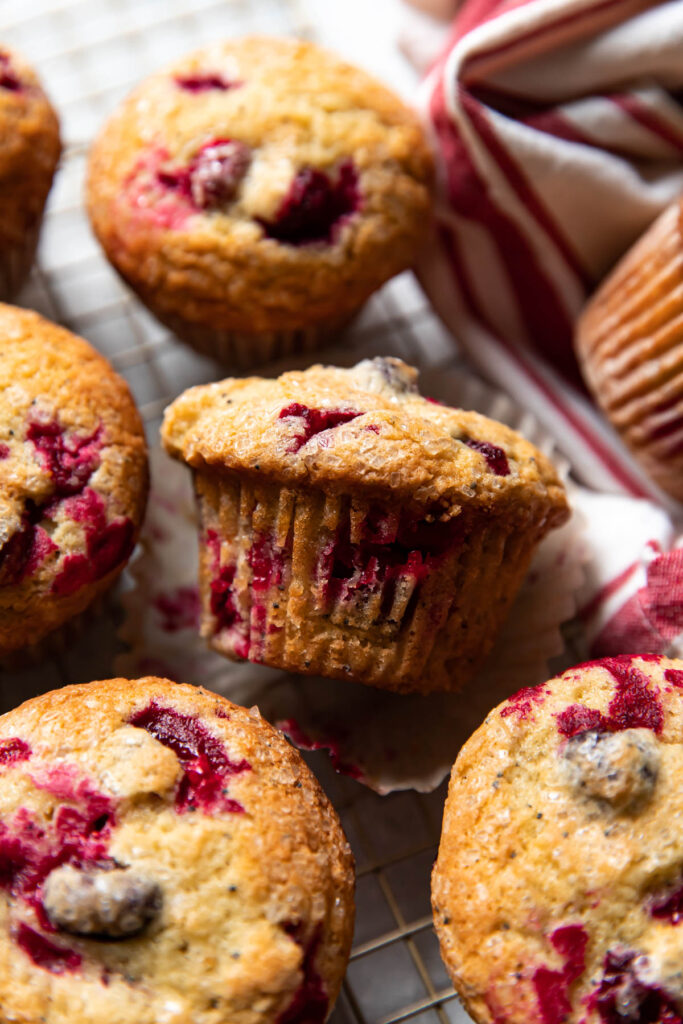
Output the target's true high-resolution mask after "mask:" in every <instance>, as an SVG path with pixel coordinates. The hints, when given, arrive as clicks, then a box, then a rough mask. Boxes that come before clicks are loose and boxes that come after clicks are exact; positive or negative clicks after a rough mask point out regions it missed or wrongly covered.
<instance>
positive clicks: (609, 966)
mask: <svg viewBox="0 0 683 1024" xmlns="http://www.w3.org/2000/svg"><path fill="white" fill-rule="evenodd" d="M635 958H636V957H635V953H632V952H630V951H629V950H626V951H621V950H619V951H610V952H609V953H608V954H607V956H606V957H605V963H604V968H603V976H602V980H601V982H600V985H599V986H598V989H597V992H595V994H594V995H593V996H592V997H591V999H590V1005H591V1007H595V1008H596V1009H597V1011H598V1014H599V1015H600V1019H601V1020H602V1021H603V1022H604V1024H683V1016H681V1013H680V1010H679V1009H678V1007H677V1005H676V1003H675V1002H674V1000H673V999H672V997H671V996H670V995H669V993H668V992H666V991H665V990H664V989H663V988H659V987H658V986H655V985H648V984H645V983H644V982H643V981H642V980H641V979H640V978H639V977H638V975H637V973H636V971H635V970H634V961H635Z"/></svg>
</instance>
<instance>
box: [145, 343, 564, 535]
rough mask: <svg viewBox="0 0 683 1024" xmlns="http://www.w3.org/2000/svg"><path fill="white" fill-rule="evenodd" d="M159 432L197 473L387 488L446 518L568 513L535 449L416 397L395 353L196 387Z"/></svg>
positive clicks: (555, 519) (412, 374)
mask: <svg viewBox="0 0 683 1024" xmlns="http://www.w3.org/2000/svg"><path fill="white" fill-rule="evenodd" d="M162 437H163V441H164V444H165V446H166V448H167V450H168V451H169V452H170V453H171V454H172V455H175V456H176V457H178V458H181V459H183V460H184V461H185V462H188V463H189V464H190V465H191V466H192V467H194V468H197V469H203V468H210V467H216V468H218V467H220V468H223V469H229V470H234V471H236V472H241V473H249V474H253V475H254V476H255V477H259V476H260V477H264V478H272V479H277V480H279V481H281V482H282V483H284V484H288V485H298V486H305V485H309V484H310V485H313V486H320V487H326V488H327V487H329V488H332V489H334V488H337V489H344V490H351V491H353V492H356V493H358V492H360V493H365V494H368V495H370V496H373V495H374V496H382V495H384V496H385V497H389V496H390V495H394V496H395V497H400V498H401V500H403V501H406V502H407V503H408V504H414V505H415V506H419V507H421V508H425V507H432V506H433V507H434V510H435V511H436V509H438V510H439V511H440V512H445V513H446V514H447V515H454V514H457V513H458V512H459V511H460V510H461V509H462V508H463V507H468V508H472V509H482V510H489V511H500V512H505V514H506V515H512V514H517V515H519V517H520V519H525V518H529V519H533V518H536V519H539V518H540V519H544V518H546V517H547V521H548V525H549V526H551V525H552V526H555V525H559V524H560V523H562V522H564V520H565V519H566V518H567V515H568V511H567V502H566V497H565V493H564V488H563V487H562V484H561V483H560V481H559V479H558V477H557V474H556V472H555V469H554V467H553V466H552V464H551V463H550V461H549V460H548V459H547V458H546V457H545V456H544V455H542V454H541V452H539V451H538V449H537V448H535V447H534V446H533V445H532V444H530V443H529V442H528V441H525V440H524V438H523V437H521V436H520V435H519V434H517V433H516V432H515V431H514V430H511V429H510V428H508V427H506V426H503V425H502V424H501V423H497V422H495V421H493V420H490V419H487V418H486V417H485V416H481V415H479V414H478V413H475V412H465V411H464V410H462V409H451V408H449V407H447V406H443V405H440V404H439V403H437V402H434V401H430V400H429V399H426V398H423V397H422V396H421V395H420V394H419V393H418V390H417V371H416V370H414V369H413V368H412V367H409V366H407V365H406V364H405V363H403V362H402V361H401V360H399V359H391V358H376V359H367V360H364V361H363V362H361V363H358V364H357V365H356V366H354V367H353V368H352V369H350V370H344V369H337V368H334V367H324V366H313V367H311V368H310V369H308V370H305V371H303V372H298V371H297V372H293V373H285V374H283V375H282V376H281V377H278V378H277V380H265V379H263V378H258V377H249V378H244V379H228V380H225V381H221V382H219V383H216V384H209V385H205V386H200V387H195V388H191V389H190V390H189V391H186V392H185V393H184V394H183V395H181V396H180V398H178V399H176V401H175V402H174V403H173V404H172V405H171V406H170V407H169V408H168V409H167V411H166V416H165V419H164V425H163V428H162Z"/></svg>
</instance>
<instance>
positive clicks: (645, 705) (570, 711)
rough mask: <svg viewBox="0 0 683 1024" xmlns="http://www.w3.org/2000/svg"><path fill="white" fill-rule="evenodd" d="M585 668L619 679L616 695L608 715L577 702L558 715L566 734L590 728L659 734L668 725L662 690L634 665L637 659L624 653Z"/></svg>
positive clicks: (561, 729)
mask: <svg viewBox="0 0 683 1024" xmlns="http://www.w3.org/2000/svg"><path fill="white" fill-rule="evenodd" d="M582 667H602V668H606V669H607V671H608V672H610V673H611V675H612V676H613V677H614V679H615V680H616V683H617V685H616V688H615V693H614V696H613V697H612V700H611V701H610V704H609V708H608V712H607V715H603V714H602V712H600V711H597V710H596V709H595V708H586V707H585V706H584V705H582V704H573V705H571V706H570V707H568V708H566V709H565V710H564V711H562V712H561V713H560V714H559V715H558V716H557V723H558V729H559V732H560V734H561V735H562V736H567V737H571V736H576V735H577V733H579V732H584V731H585V730H586V729H598V730H599V731H600V732H620V731H621V730H622V729H651V730H652V731H653V732H654V733H655V734H656V735H659V734H660V733H661V731H662V729H663V727H664V712H663V710H662V705H661V702H660V700H659V690H658V689H657V687H656V686H654V685H653V684H651V682H650V680H649V679H648V678H647V676H646V675H645V674H644V673H643V672H641V671H640V669H638V668H636V667H635V666H634V665H633V658H632V657H630V656H628V655H622V656H620V657H617V658H605V659H604V660H602V661H596V662H590V663H587V665H585V666H582Z"/></svg>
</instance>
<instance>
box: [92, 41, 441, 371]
mask: <svg viewBox="0 0 683 1024" xmlns="http://www.w3.org/2000/svg"><path fill="white" fill-rule="evenodd" d="M432 173H433V168H432V157H431V153H430V150H429V148H428V146H427V143H426V141H425V138H424V134H423V131H422V128H421V126H420V124H419V122H418V120H417V116H416V115H415V114H414V113H413V112H412V111H411V110H409V109H408V108H407V107H406V106H405V104H403V103H402V102H401V100H399V99H398V98H397V97H396V96H394V95H393V94H392V93H391V92H389V90H387V89H386V88H384V87H383V86H382V85H380V84H379V83H378V82H376V81H375V80H374V79H372V78H371V77H370V76H368V75H367V74H366V73H365V72H363V71H360V70H358V69H357V68H354V67H351V66H350V65H348V64H346V63H344V62H342V61H341V60H339V59H338V58H337V57H335V56H334V55H333V54H330V53H327V52H326V51H324V50H321V49H319V48H318V47H317V46H314V45H313V44H312V43H307V42H301V41H297V40H293V39H275V38H267V37H249V38H246V39H238V40H233V41H231V42H226V43H223V44H221V45H214V46H212V47H209V48H207V49H204V50H200V51H198V52H196V53H194V54H192V55H190V56H189V57H186V58H185V59H183V60H182V61H179V62H178V63H176V64H174V65H172V66H171V67H169V68H167V69H165V70H164V71H162V72H161V73H159V74H156V75H154V76H152V77H151V78H149V79H147V80H146V81H145V82H144V83H143V84H142V85H141V86H140V87H139V88H138V89H137V90H136V91H135V92H134V93H133V94H132V95H131V96H130V97H129V98H128V99H127V100H126V101H125V103H124V104H123V105H122V106H121V107H120V108H119V109H118V110H117V111H116V112H115V114H114V115H113V116H112V118H111V119H110V120H109V121H108V123H107V124H106V126H105V127H104V129H103V130H102V133H101V134H100V137H99V139H98V140H97V142H96V143H95V146H94V148H93V150H92V153H91V157H90V165H89V176H88V189H87V195H88V208H89V212H90V217H91V220H92V223H93V227H94V229H95V232H96V234H97V236H98V238H99V240H100V242H101V244H102V246H103V247H104V250H105V253H106V254H107V256H108V258H109V259H110V261H111V262H112V263H113V265H114V267H115V268H116V269H117V270H118V271H119V273H120V274H121V275H122V276H123V277H124V278H125V280H126V281H127V282H128V284H129V285H130V286H131V287H132V288H133V289H134V290H135V291H136V292H137V293H138V295H139V296H140V298H141V299H142V301H143V302H145V303H146V304H147V305H148V306H149V308H150V309H151V310H152V311H153V312H154V313H155V314H156V316H157V317H159V319H160V320H162V321H163V322H164V323H166V324H167V325H168V326H169V327H171V328H172V329H173V330H174V331H175V332H176V333H177V334H178V336H179V337H181V338H183V339H184V340H185V341H188V342H190V343H191V344H193V345H194V346H195V347H197V348H199V349H200V350H201V351H203V352H205V353H207V354H209V355H214V356H217V357H219V358H221V359H223V360H225V361H229V362H232V363H234V364H239V365H253V364H254V363H257V362H260V361H263V360H264V359H268V358H271V357H274V356H276V355H282V354H284V353H286V352H289V351H292V350H299V349H306V348H310V347H312V346H314V345H316V344H318V343H319V341H321V340H322V339H323V338H324V337H325V336H326V335H329V334H330V332H333V331H334V330H336V329H337V328H338V327H339V326H341V325H342V324H343V323H345V322H346V321H347V320H349V319H350V318H351V317H352V316H353V314H354V313H355V312H356V311H357V310H358V308H359V307H360V306H361V305H362V304H363V302H364V301H365V300H366V299H367V298H368V296H369V295H370V294H371V293H372V292H373V291H375V289H377V288H378V287H379V286H380V285H381V284H383V283H384V282H385V281H386V280H387V279H388V278H390V277H392V276H393V275H394V274H397V273H398V272H399V271H401V270H404V269H405V268H407V267H409V266H411V265H412V263H413V261H414V257H415V254H416V251H417V248H418V246H419V244H420V243H421V241H422V239H423V238H424V237H425V232H426V229H427V227H428V221H429V214H430V207H431V199H430V190H431V179H432Z"/></svg>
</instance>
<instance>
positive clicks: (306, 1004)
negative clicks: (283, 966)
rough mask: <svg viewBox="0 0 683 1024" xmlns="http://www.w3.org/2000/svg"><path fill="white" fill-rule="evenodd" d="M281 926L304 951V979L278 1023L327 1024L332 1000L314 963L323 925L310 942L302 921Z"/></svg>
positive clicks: (285, 923)
mask: <svg viewBox="0 0 683 1024" xmlns="http://www.w3.org/2000/svg"><path fill="white" fill-rule="evenodd" d="M281 927H282V929H283V930H284V931H285V932H286V933H287V935H289V937H290V938H292V939H293V940H294V941H295V942H296V944H297V945H298V946H300V947H301V949H302V950H303V954H304V959H303V963H302V965H301V970H302V973H303V980H302V982H301V985H300V986H299V988H298V989H297V991H296V992H295V993H294V998H293V999H292V1002H291V1003H290V1004H289V1006H288V1007H287V1009H286V1010H285V1011H284V1012H283V1013H281V1014H280V1016H279V1017H278V1019H277V1022H276V1024H304V1022H305V1024H324V1021H325V1018H326V1017H327V1010H328V1007H329V1003H330V999H329V996H328V994H327V991H326V989H325V984H324V982H323V979H322V978H321V977H320V974H319V973H318V969H317V967H316V963H315V961H316V956H317V954H318V949H319V947H320V941H321V938H322V929H321V926H320V925H318V927H317V928H316V929H315V931H314V933H313V936H312V938H311V939H310V940H309V942H307V943H305V942H304V941H303V938H302V935H301V932H302V927H301V924H298V923H295V922H293V921H286V922H284V923H283V924H282V926H281Z"/></svg>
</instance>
